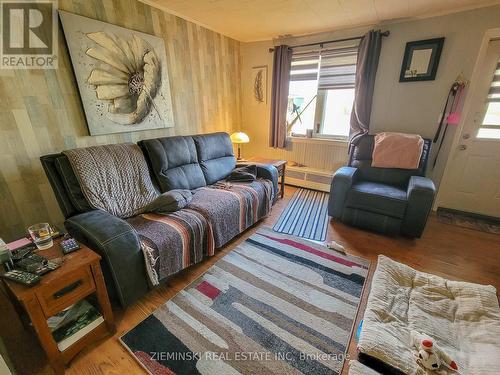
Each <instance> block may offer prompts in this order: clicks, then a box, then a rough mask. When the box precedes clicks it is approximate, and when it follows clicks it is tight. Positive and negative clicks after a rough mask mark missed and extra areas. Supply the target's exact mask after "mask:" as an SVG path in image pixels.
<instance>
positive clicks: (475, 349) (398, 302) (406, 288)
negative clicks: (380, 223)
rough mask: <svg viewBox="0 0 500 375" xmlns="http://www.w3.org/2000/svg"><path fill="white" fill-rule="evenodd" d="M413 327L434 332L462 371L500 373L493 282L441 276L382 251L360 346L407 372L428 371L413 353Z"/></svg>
mask: <svg viewBox="0 0 500 375" xmlns="http://www.w3.org/2000/svg"><path fill="white" fill-rule="evenodd" d="M464 276H466V275H464ZM412 329H413V330H416V331H418V332H420V333H423V334H426V335H428V336H431V337H432V338H434V340H435V342H436V343H437V345H439V346H440V347H441V348H443V349H444V350H445V351H446V352H447V353H448V354H449V355H450V357H451V358H452V359H454V360H455V362H456V363H457V364H458V369H459V374H462V375H465V374H476V375H486V374H488V375H489V374H499V373H500V308H499V306H498V299H497V295H496V289H495V288H494V287H493V286H491V285H479V284H472V283H466V282H459V281H451V280H447V279H443V278H442V277H438V276H435V275H431V274H428V273H424V272H419V271H416V270H414V269H412V268H410V267H408V266H406V265H404V264H401V263H397V262H394V261H393V260H391V259H389V258H387V257H385V256H383V255H380V256H379V260H378V265H377V269H376V271H375V274H374V276H373V282H372V287H371V291H370V297H369V298H368V304H367V306H366V312H365V315H364V320H363V327H362V330H361V335H360V339H359V343H358V349H359V350H360V351H361V352H362V353H365V354H368V355H370V356H372V357H375V358H378V359H380V360H382V361H384V362H386V363H387V364H389V365H391V366H393V367H395V368H397V369H399V370H401V371H402V372H404V373H405V374H418V375H423V374H426V371H425V370H424V369H423V368H421V367H420V366H419V365H417V363H416V361H415V360H414V358H413V354H412V349H411V346H410V330H412ZM446 372H447V373H449V374H456V373H455V372H453V371H452V370H447V371H446ZM430 374H435V373H434V372H431V373H430Z"/></svg>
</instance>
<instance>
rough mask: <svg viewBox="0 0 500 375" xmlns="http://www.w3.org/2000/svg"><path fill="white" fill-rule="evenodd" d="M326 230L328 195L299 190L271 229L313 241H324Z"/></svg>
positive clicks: (314, 191) (320, 192)
mask: <svg viewBox="0 0 500 375" xmlns="http://www.w3.org/2000/svg"><path fill="white" fill-rule="evenodd" d="M327 228H328V194H327V193H324V192H322V191H316V190H309V189H299V190H297V191H296V192H295V194H294V195H293V197H292V199H291V200H290V202H288V205H287V206H286V208H285V209H284V210H283V212H282V213H281V215H280V217H279V219H278V221H277V222H276V224H274V226H273V229H274V230H275V231H276V232H280V233H286V234H291V235H294V236H299V237H304V238H308V239H310V240H315V241H324V240H325V239H326V230H327Z"/></svg>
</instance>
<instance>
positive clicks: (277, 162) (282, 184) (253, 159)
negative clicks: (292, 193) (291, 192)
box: [238, 156, 286, 198]
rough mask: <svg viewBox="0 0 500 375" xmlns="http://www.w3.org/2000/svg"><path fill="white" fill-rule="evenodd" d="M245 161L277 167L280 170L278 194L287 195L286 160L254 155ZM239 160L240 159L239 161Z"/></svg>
mask: <svg viewBox="0 0 500 375" xmlns="http://www.w3.org/2000/svg"><path fill="white" fill-rule="evenodd" d="M244 161H245V162H248V161H251V162H255V163H260V164H271V165H274V166H275V167H276V169H277V170H278V178H279V179H280V191H279V192H278V195H279V196H280V197H281V198H283V197H284V196H285V169H286V160H279V159H266V158H261V157H259V156H252V157H250V158H248V159H245V160H244ZM238 162H239V161H238Z"/></svg>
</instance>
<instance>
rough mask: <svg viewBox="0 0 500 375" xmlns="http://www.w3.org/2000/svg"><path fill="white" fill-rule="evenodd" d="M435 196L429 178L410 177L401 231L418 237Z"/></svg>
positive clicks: (432, 183) (434, 188)
mask: <svg viewBox="0 0 500 375" xmlns="http://www.w3.org/2000/svg"><path fill="white" fill-rule="evenodd" d="M435 196H436V187H435V186H434V182H432V180H431V179H429V178H426V177H421V176H412V177H410V182H409V183H408V190H407V199H408V206H407V207H406V213H405V217H404V218H403V224H402V226H401V233H402V234H404V235H406V236H409V237H420V236H421V235H422V232H423V231H424V228H425V223H426V222H427V218H428V216H429V213H430V212H431V208H432V203H433V202H434V197H435Z"/></svg>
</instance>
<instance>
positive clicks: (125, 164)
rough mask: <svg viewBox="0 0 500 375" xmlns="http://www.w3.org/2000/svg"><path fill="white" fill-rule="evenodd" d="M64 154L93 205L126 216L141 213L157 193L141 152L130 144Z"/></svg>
mask: <svg viewBox="0 0 500 375" xmlns="http://www.w3.org/2000/svg"><path fill="white" fill-rule="evenodd" d="M63 153H64V154H65V155H66V156H67V157H68V159H69V162H70V163H71V166H72V168H73V171H74V172H75V175H76V177H77V179H78V181H79V182H80V186H81V189H82V192H83V194H84V195H85V198H87V201H88V202H89V204H90V205H91V206H92V207H93V208H96V209H101V210H104V211H107V212H109V213H110V214H113V215H115V216H118V217H120V218H127V217H131V216H135V215H137V214H139V213H141V212H142V208H143V207H144V206H146V205H147V204H148V203H150V202H151V201H153V200H154V199H155V198H156V197H157V196H158V193H157V192H156V190H155V188H154V186H153V183H152V181H151V177H150V175H149V171H148V166H147V164H146V160H145V158H144V155H143V153H142V151H141V149H140V148H139V146H137V145H135V144H133V143H122V144H115V145H104V146H92V147H86V148H77V149H74V150H67V151H64V152H63Z"/></svg>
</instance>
